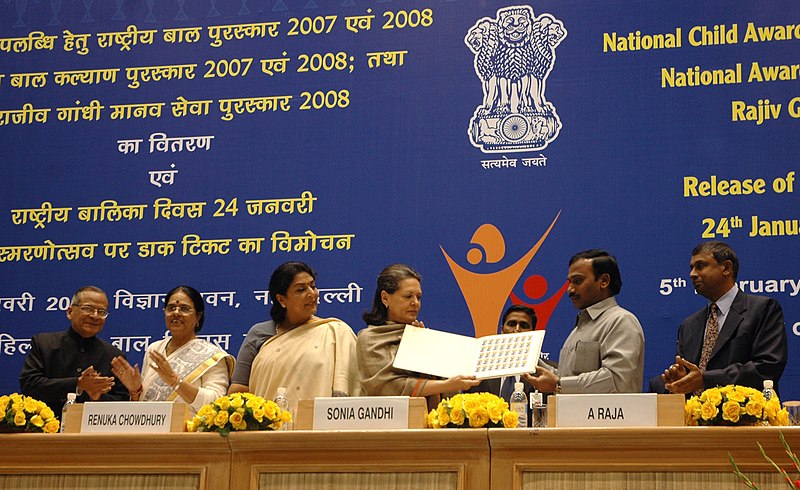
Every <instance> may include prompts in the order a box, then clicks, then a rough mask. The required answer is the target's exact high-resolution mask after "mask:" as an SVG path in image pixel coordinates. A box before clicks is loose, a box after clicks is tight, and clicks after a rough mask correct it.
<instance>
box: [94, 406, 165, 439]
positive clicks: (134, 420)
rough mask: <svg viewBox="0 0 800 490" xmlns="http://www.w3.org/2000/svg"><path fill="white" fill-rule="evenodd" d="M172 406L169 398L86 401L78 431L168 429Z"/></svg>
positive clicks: (139, 432) (144, 432) (158, 430)
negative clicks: (147, 400)
mask: <svg viewBox="0 0 800 490" xmlns="http://www.w3.org/2000/svg"><path fill="white" fill-rule="evenodd" d="M173 406H174V404H173V403H172V402H86V403H84V404H83V416H82V417H81V432H82V433H91V432H94V433H102V432H126V433H129V434H153V433H165V432H170V425H171V423H172V409H173Z"/></svg>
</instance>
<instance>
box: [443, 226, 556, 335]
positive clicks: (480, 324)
mask: <svg viewBox="0 0 800 490" xmlns="http://www.w3.org/2000/svg"><path fill="white" fill-rule="evenodd" d="M560 215H561V212H559V213H558V214H557V215H556V217H555V218H554V219H553V222H552V223H550V226H549V227H548V228H547V230H545V232H544V233H543V234H542V236H541V237H540V238H539V240H538V241H537V242H536V243H535V244H534V245H533V246H532V247H531V248H530V250H528V252H526V253H525V255H523V256H522V257H520V258H519V259H517V261H516V262H514V263H513V264H511V265H509V266H508V267H506V268H504V269H501V270H498V271H495V272H488V273H481V272H474V271H471V270H468V269H467V268H466V267H464V266H462V265H460V264H458V263H457V262H456V261H455V260H453V259H452V258H451V257H450V255H449V254H448V253H447V251H445V249H444V247H442V246H441V245H440V246H439V248H441V249H442V253H443V254H444V257H445V259H446V260H447V263H448V265H449V266H450V270H451V271H452V272H453V276H455V279H456V282H457V283H458V287H459V288H460V289H461V293H462V294H463V295H464V299H465V300H466V302H467V308H468V309H469V313H470V316H471V317H472V323H473V325H474V328H475V336H476V337H485V336H487V335H494V334H496V333H497V325H498V322H499V320H500V317H501V316H502V314H503V309H504V308H505V305H506V301H507V300H508V298H509V296H511V300H512V302H513V303H514V304H525V305H527V306H530V307H531V308H533V309H534V311H535V312H536V316H537V318H538V322H537V326H536V328H537V330H540V329H543V328H545V326H546V325H547V321H548V320H549V318H550V315H551V314H552V313H553V310H554V309H555V307H556V305H557V304H558V302H559V301H560V300H561V298H562V297H563V296H564V293H565V292H566V290H567V283H566V282H565V283H564V285H563V286H562V287H561V288H560V289H559V290H558V291H557V292H555V293H554V294H553V295H552V296H551V297H550V298H548V299H546V300H544V301H542V302H540V303H538V304H533V305H531V304H527V303H525V302H523V301H522V300H521V299H520V298H519V297H517V296H516V295H513V294H512V290H513V289H514V285H515V284H517V282H518V281H519V278H520V277H521V276H522V274H523V272H525V269H526V268H527V267H528V264H530V262H531V260H532V259H533V257H534V256H535V255H536V252H538V251H539V248H540V247H541V246H542V244H543V243H544V242H545V240H546V239H547V236H548V235H549V234H550V231H552V229H553V227H554V226H555V224H556V221H558V217H559V216H560ZM470 243H471V244H473V245H475V246H474V247H472V248H470V249H469V250H468V251H467V256H466V259H467V262H469V264H471V265H473V266H476V265H479V264H481V263H482V262H484V261H485V263H487V264H496V263H498V262H500V261H501V260H502V259H503V258H504V257H505V254H506V243H505V239H504V238H503V234H502V233H501V232H500V230H498V229H497V227H496V226H494V225H492V224H490V223H486V224H483V225H481V226H480V227H478V229H477V230H476V231H475V233H474V234H473V235H472V239H471V240H470ZM524 291H525V294H526V296H528V297H531V298H534V299H538V298H541V297H543V296H544V295H545V294H546V292H547V280H546V279H544V277H542V276H540V275H532V276H530V277H529V278H528V279H527V280H526V281H525V285H524Z"/></svg>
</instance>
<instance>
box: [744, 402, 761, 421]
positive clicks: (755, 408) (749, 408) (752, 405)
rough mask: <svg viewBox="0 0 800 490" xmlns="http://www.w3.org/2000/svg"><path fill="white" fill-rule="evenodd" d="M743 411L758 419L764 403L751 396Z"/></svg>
mask: <svg viewBox="0 0 800 490" xmlns="http://www.w3.org/2000/svg"><path fill="white" fill-rule="evenodd" d="M744 411H745V413H746V414H747V415H750V416H751V417H756V418H758V419H760V418H761V416H762V414H763V412H764V404H763V403H762V402H760V401H758V400H757V399H755V398H751V399H750V400H749V401H748V402H747V405H745V406H744Z"/></svg>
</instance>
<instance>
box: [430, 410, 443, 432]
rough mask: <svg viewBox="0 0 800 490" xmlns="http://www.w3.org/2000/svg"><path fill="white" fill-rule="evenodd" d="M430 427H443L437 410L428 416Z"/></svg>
mask: <svg viewBox="0 0 800 490" xmlns="http://www.w3.org/2000/svg"><path fill="white" fill-rule="evenodd" d="M428 427H432V428H434V429H438V428H440V427H441V425H439V417H438V415H437V413H436V410H431V411H430V413H429V414H428Z"/></svg>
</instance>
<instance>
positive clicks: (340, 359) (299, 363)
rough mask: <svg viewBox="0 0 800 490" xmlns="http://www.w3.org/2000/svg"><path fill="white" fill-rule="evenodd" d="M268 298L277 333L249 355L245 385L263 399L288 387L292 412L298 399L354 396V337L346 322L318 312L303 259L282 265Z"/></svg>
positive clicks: (316, 295) (316, 294) (312, 276)
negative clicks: (249, 365)
mask: <svg viewBox="0 0 800 490" xmlns="http://www.w3.org/2000/svg"><path fill="white" fill-rule="evenodd" d="M269 296H270V299H271V300H272V308H271V310H270V315H271V316H272V320H273V321H274V322H275V325H276V327H275V335H274V336H273V337H271V338H270V339H269V340H267V341H266V342H264V344H263V345H262V346H261V349H260V350H259V351H258V354H257V355H256V357H255V359H253V364H252V368H251V372H250V384H249V386H248V387H247V388H248V389H249V390H250V391H251V392H252V393H254V394H256V395H259V396H262V397H264V398H267V399H272V398H273V397H275V394H276V392H277V390H278V388H279V387H284V388H286V396H287V399H288V401H289V409H290V410H291V411H292V412H294V411H295V410H296V408H297V402H298V401H299V400H303V399H313V398H315V397H326V396H349V395H355V394H357V393H356V390H357V388H358V381H357V374H358V368H357V367H356V336H355V334H354V333H353V330H352V329H351V328H350V326H349V325H347V324H346V323H345V322H343V321H341V320H339V319H337V318H319V317H317V316H316V314H317V302H318V301H319V291H318V290H317V283H316V272H314V270H313V269H311V267H309V266H308V265H307V264H304V263H302V262H287V263H285V264H283V265H281V266H280V267H278V268H277V269H275V272H273V273H272V276H271V277H270V280H269Z"/></svg>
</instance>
